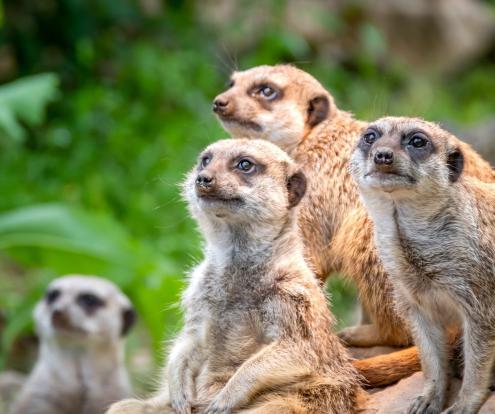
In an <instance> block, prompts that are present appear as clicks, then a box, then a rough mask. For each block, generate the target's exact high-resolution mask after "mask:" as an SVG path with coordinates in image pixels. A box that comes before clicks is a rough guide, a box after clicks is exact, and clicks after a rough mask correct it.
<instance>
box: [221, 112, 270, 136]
mask: <svg viewBox="0 0 495 414" xmlns="http://www.w3.org/2000/svg"><path fill="white" fill-rule="evenodd" d="M218 117H219V118H220V121H221V122H222V123H223V124H225V125H228V124H236V125H237V126H241V127H243V128H247V129H252V130H254V131H256V132H261V131H262V130H263V128H262V127H261V125H260V124H257V123H256V122H253V121H249V120H247V119H242V118H238V117H236V116H232V115H218Z"/></svg>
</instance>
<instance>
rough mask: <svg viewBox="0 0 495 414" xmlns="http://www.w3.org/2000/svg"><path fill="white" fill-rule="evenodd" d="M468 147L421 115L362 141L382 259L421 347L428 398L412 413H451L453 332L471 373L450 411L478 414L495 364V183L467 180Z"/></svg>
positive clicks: (382, 122) (375, 130) (379, 125)
mask: <svg viewBox="0 0 495 414" xmlns="http://www.w3.org/2000/svg"><path fill="white" fill-rule="evenodd" d="M463 162H464V155H463V152H462V149H461V148H460V146H459V141H458V140H457V139H455V138H454V137H453V136H452V135H450V134H449V133H448V132H446V131H444V130H442V129H441V128H439V127H438V126H436V125H434V124H432V123H429V122H425V121H423V120H420V119H415V118H394V117H389V118H382V119H379V120H378V121H375V122H373V123H372V124H371V125H370V126H369V127H368V128H367V130H366V131H365V132H364V134H363V135H362V138H361V139H360V141H359V144H358V147H357V148H356V150H355V151H354V154H353V156H352V159H351V171H352V174H353V176H354V177H355V179H356V180H357V182H358V185H359V188H360V192H361V195H362V197H363V200H364V202H365V205H366V207H367V208H368V211H369V212H370V215H371V217H372V219H373V222H374V232H375V239H376V243H377V246H378V250H379V253H380V257H381V259H382V261H383V263H384V266H385V268H386V269H387V271H388V273H389V274H390V277H391V280H392V282H393V286H394V293H395V296H396V298H397V302H398V306H399V307H400V309H401V310H402V311H403V312H404V314H405V315H407V319H408V320H409V323H410V325H411V328H412V332H413V335H414V341H415V343H416V344H417V345H418V346H419V348H420V354H421V364H422V367H423V370H424V374H425V380H426V381H425V387H424V390H423V395H422V396H421V397H419V398H418V399H417V400H415V401H414V403H413V405H412V406H411V408H410V410H409V413H411V414H420V413H430V414H433V413H439V412H441V411H442V409H443V407H444V405H445V402H446V401H445V400H446V391H447V386H448V378H449V375H448V374H449V349H448V348H449V347H448V340H447V338H448V335H447V331H448V329H452V330H454V331H462V342H463V360H464V375H463V382H462V387H461V390H460V392H459V395H458V397H457V399H456V401H455V403H454V404H453V405H452V406H451V407H450V408H448V409H447V411H445V412H446V413H449V414H454V413H456V414H461V413H462V414H470V413H477V412H478V410H479V409H480V407H481V405H482V404H483V402H484V401H485V399H486V397H487V394H488V387H489V384H490V381H491V374H492V370H493V364H494V360H495V299H494V297H493V292H495V184H493V183H482V182H480V181H478V180H476V179H472V178H470V177H465V176H464V174H461V172H462V169H463Z"/></svg>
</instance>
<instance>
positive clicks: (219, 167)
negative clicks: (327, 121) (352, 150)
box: [110, 139, 360, 414]
mask: <svg viewBox="0 0 495 414" xmlns="http://www.w3.org/2000/svg"><path fill="white" fill-rule="evenodd" d="M305 188H306V180H305V178H304V175H303V174H302V173H301V172H300V171H299V170H298V168H297V167H296V166H295V164H294V163H293V161H292V160H291V159H290V158H289V156H288V155H287V154H286V153H285V152H283V151H282V150H280V149H279V148H278V147H276V146H275V145H273V144H270V143H269V142H266V141H261V140H254V141H250V140H247V139H237V140H225V141H219V142H216V143H214V144H212V145H210V146H209V147H208V148H206V150H205V151H203V153H202V154H201V155H200V157H199V162H198V166H197V167H195V168H194V169H193V170H192V171H191V172H190V173H189V175H188V178H187V180H186V182H185V184H184V194H185V198H186V199H187V201H188V203H189V208H190V211H191V213H192V215H193V217H194V218H195V219H196V221H197V222H198V225H199V228H200V230H201V232H202V234H203V236H204V238H205V242H206V244H205V248H204V260H203V262H202V263H200V264H199V265H198V266H197V267H196V268H195V269H194V271H193V272H192V274H191V278H190V281H189V286H188V287H187V289H186V291H185V293H184V296H183V302H182V303H183V307H184V309H185V325H184V328H183V329H182V331H181V333H180V334H179V336H178V337H177V339H176V340H175V342H174V344H173V346H172V349H171V351H170V354H169V357H168V363H167V368H166V370H165V378H164V381H163V384H162V389H161V390H160V391H159V393H158V395H157V396H156V397H155V398H154V399H152V400H148V401H137V400H128V401H123V402H121V403H118V404H115V405H114V406H112V408H111V410H110V413H112V414H117V413H119V414H131V413H135V414H137V413H143V414H144V413H149V414H154V413H156V414H158V413H162V414H163V413H172V412H173V413H179V414H186V413H191V412H194V413H198V414H214V413H215V414H216V413H218V414H219V413H225V414H227V413H244V414H248V413H249V414H277V413H278V414H291V413H292V414H296V413H297V414H303V413H308V414H309V413H314V414H316V413H334V414H345V413H353V412H355V406H356V400H357V397H358V394H359V393H360V387H359V383H358V376H357V374H356V372H355V370H354V369H353V367H352V364H351V362H350V359H349V357H348V355H347V353H346V351H345V349H344V348H343V347H342V345H341V344H340V342H339V340H338V338H337V337H336V336H335V335H334V334H333V333H332V331H331V326H332V325H333V322H334V321H333V317H332V315H331V313H330V311H329V309H328V307H327V304H326V298H325V296H324V293H323V290H322V289H321V288H320V286H319V284H318V281H317V279H316V278H315V277H314V275H313V273H312V272H311V271H310V269H309V268H308V266H307V264H306V262H305V260H304V258H303V246H302V242H301V240H300V236H299V234H298V228H297V222H296V209H297V207H296V206H297V205H298V204H299V202H300V200H301V198H302V197H303V195H304V193H305Z"/></svg>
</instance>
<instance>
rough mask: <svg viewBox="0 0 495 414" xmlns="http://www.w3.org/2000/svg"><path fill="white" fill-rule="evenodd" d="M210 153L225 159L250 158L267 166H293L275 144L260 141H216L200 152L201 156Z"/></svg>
mask: <svg viewBox="0 0 495 414" xmlns="http://www.w3.org/2000/svg"><path fill="white" fill-rule="evenodd" d="M206 153H211V154H214V155H216V156H220V157H222V158H225V159H230V158H235V157H239V156H252V157H254V158H256V159H258V160H260V161H264V162H265V163H268V164H271V165H273V164H279V163H286V164H290V165H292V164H294V162H293V161H292V159H291V158H290V157H289V156H288V155H287V153H286V152H284V151H283V150H281V149H280V148H279V147H277V146H276V145H275V144H272V143H271V142H269V141H265V140H261V139H248V138H237V139H226V140H221V141H217V142H215V143H213V144H211V145H209V146H208V147H206V149H205V150H204V151H203V152H202V154H206Z"/></svg>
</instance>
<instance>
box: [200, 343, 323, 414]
mask: <svg viewBox="0 0 495 414" xmlns="http://www.w3.org/2000/svg"><path fill="white" fill-rule="evenodd" d="M299 352H300V351H299ZM297 355H298V352H294V351H293V350H292V346H291V345H290V344H289V343H282V342H274V343H272V344H270V345H268V346H266V347H265V348H263V349H262V350H261V351H259V352H258V353H256V354H254V355H253V356H252V357H251V358H249V359H248V360H247V361H245V362H244V363H243V364H242V365H241V366H240V367H239V369H238V370H237V371H236V373H235V374H234V375H233V376H232V377H231V378H230V380H229V381H228V382H227V384H225V386H224V388H223V389H222V390H221V391H220V393H219V394H218V395H217V396H216V397H215V398H214V399H213V401H212V402H211V404H210V405H209V406H208V408H207V409H206V410H205V412H204V414H220V413H221V414H227V413H231V412H233V410H235V409H238V408H240V407H241V406H243V405H246V404H247V403H248V402H249V401H250V400H251V398H252V397H253V396H255V395H256V394H258V393H259V392H261V391H262V390H264V389H267V388H272V389H273V388H276V387H280V386H284V385H288V384H292V383H296V382H298V381H300V380H301V379H303V378H304V377H307V376H308V375H310V374H311V372H313V371H314V370H312V369H311V368H310V367H309V366H306V365H305V363H304V361H301V359H300V358H298V357H297Z"/></svg>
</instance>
